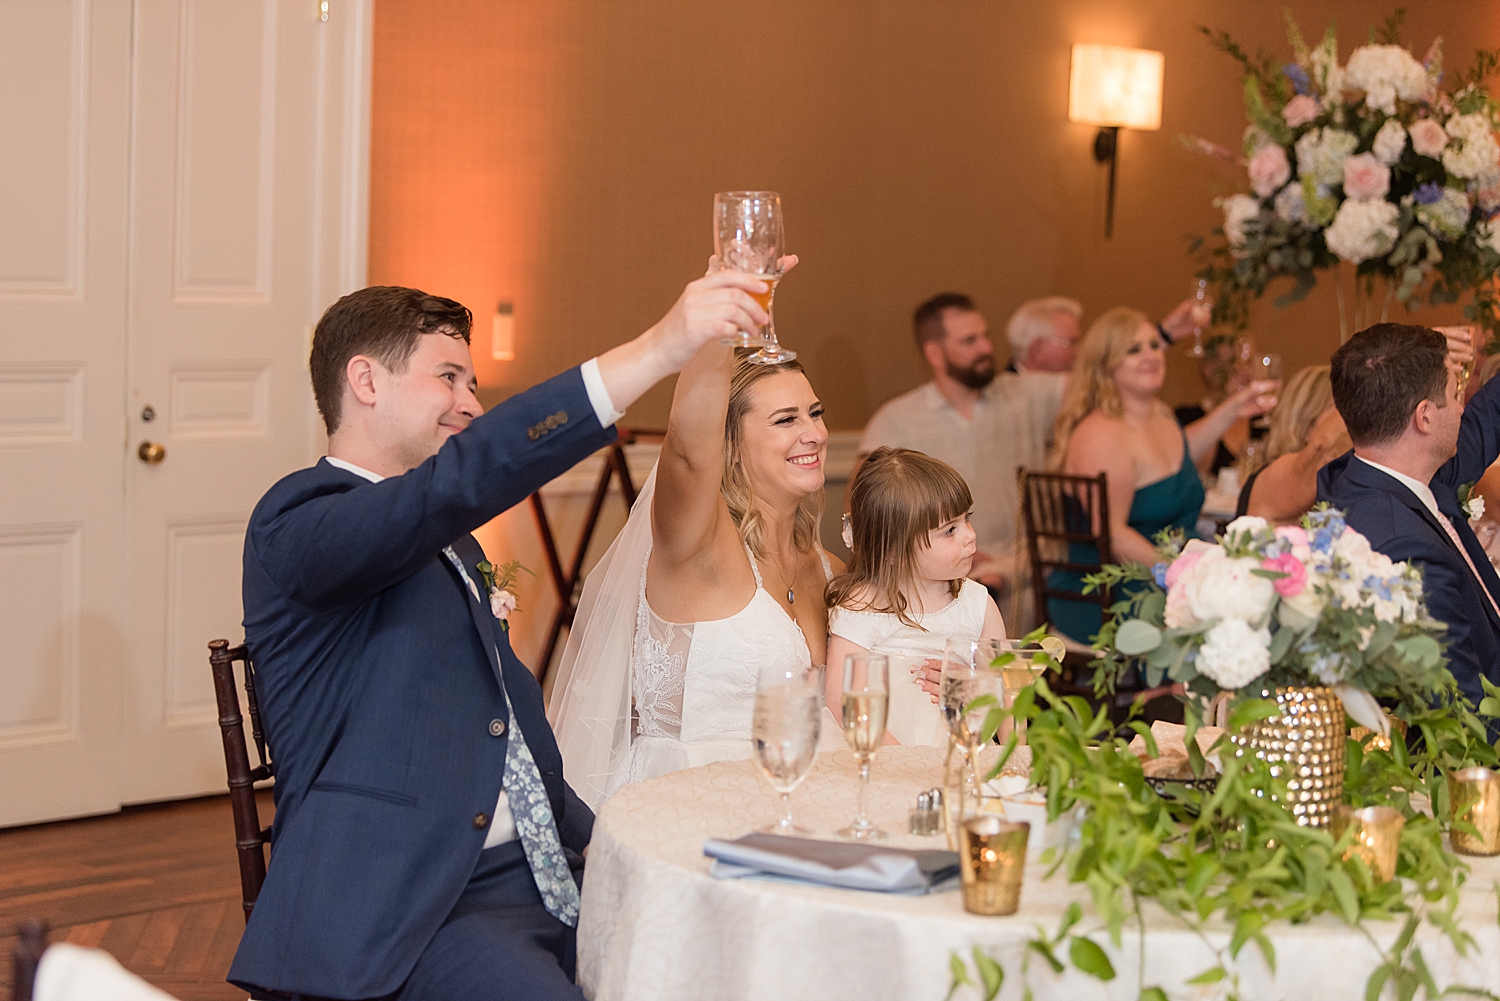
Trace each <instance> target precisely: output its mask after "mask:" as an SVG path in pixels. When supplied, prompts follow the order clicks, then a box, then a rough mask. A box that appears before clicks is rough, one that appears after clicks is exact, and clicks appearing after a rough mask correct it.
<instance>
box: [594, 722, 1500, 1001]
mask: <svg viewBox="0 0 1500 1001" xmlns="http://www.w3.org/2000/svg"><path fill="white" fill-rule="evenodd" d="M941 779H942V752H940V751H936V750H932V749H923V748H901V747H887V748H884V749H883V750H882V751H881V752H880V755H879V756H878V758H877V759H876V762H875V766H874V773H873V778H872V782H871V797H870V800H871V807H872V808H871V816H872V818H873V819H874V820H875V821H876V822H877V823H879V824H880V825H881V826H882V827H885V828H886V829H888V830H892V831H901V832H904V831H905V830H906V826H907V812H908V811H909V810H910V809H911V807H912V806H913V805H914V804H915V801H916V794H917V793H918V792H920V791H922V790H924V789H928V788H931V787H932V786H935V785H940V784H941ZM857 789H858V786H857V782H856V779H855V766H854V760H853V758H852V756H851V755H850V754H849V753H848V752H847V751H838V752H834V753H830V754H824V755H823V756H822V757H820V758H819V759H818V762H817V765H816V766H815V767H814V770H813V773H812V774H811V775H810V776H809V777H808V780H807V781H806V782H805V783H804V784H803V785H802V787H801V788H799V789H798V790H797V792H796V793H794V794H793V796H792V799H793V803H794V806H795V810H796V814H797V818H798V820H799V821H802V822H803V823H804V824H806V825H808V826H811V827H812V828H814V829H815V830H816V831H818V832H819V835H818V836H824V837H828V836H831V835H830V834H829V833H828V832H831V831H833V830H835V829H836V828H839V827H842V826H844V824H845V823H847V822H848V820H849V819H850V818H851V817H852V816H853V814H854V810H855V804H856V797H857ZM775 809H776V797H775V794H774V793H773V792H772V791H771V788H770V786H769V785H768V784H767V783H766V781H765V780H764V779H763V778H762V777H761V776H760V773H759V772H758V770H757V769H756V767H755V765H754V763H753V762H750V761H738V762H721V763H718V764H712V765H705V766H703V767H701V768H694V769H691V770H688V771H683V772H677V773H675V774H671V775H665V776H662V777H661V778H657V779H653V780H651V781H649V782H642V783H640V784H638V785H633V786H627V787H626V788H625V789H623V790H621V791H620V792H619V793H618V794H616V795H615V796H614V797H613V798H612V799H610V800H609V801H608V802H607V803H605V804H604V807H603V809H602V810H601V811H600V814H599V819H598V822H597V824H596V825H595V827H594V838H593V844H592V846H591V847H590V848H589V858H588V868H587V874H586V876H585V879H584V886H583V910H582V915H581V917H580V921H579V926H578V949H579V953H578V981H579V983H580V985H582V987H583V990H584V993H585V994H586V995H587V996H588V997H590V998H593V999H595V1001H624V999H632V1001H634V999H639V1001H676V999H683V1001H687V999H694V1001H697V999H722V1001H730V999H747V1001H748V999H767V1001H771V999H775V1001H788V999H796V998H810V999H818V1001H837V999H843V998H847V999H850V1001H879V999H885V998H889V999H892V1001H897V999H900V1001H924V999H932V1001H939V999H941V998H943V996H944V995H945V994H946V993H947V990H948V984H949V972H948V958H949V954H950V952H952V951H954V950H956V951H958V952H959V953H960V955H962V956H964V957H965V958H968V957H969V955H970V951H971V949H972V948H973V947H974V946H976V945H977V946H979V947H980V948H982V949H984V950H985V951H986V952H988V953H989V954H990V955H991V956H993V957H994V958H996V959H997V960H999V961H1000V963H1001V964H1002V965H1003V966H1004V968H1005V972H1006V977H1005V986H1004V990H1003V992H1002V994H1001V998H1002V999H1006V1001H1009V999H1015V998H1020V997H1021V991H1022V975H1021V960H1022V956H1023V954H1024V951H1025V943H1026V941H1027V939H1029V938H1032V937H1033V936H1034V934H1035V928H1036V927H1037V926H1040V927H1042V928H1044V929H1047V930H1048V931H1049V932H1050V931H1052V930H1054V929H1056V927H1057V925H1058V922H1059V920H1060V919H1061V917H1062V914H1063V911H1064V910H1065V909H1066V907H1067V905H1068V903H1069V901H1072V900H1075V899H1076V900H1079V901H1080V902H1082V903H1083V904H1084V909H1085V913H1090V908H1089V906H1088V899H1087V894H1086V891H1085V890H1084V889H1083V888H1081V887H1076V886H1071V885H1069V884H1068V883H1067V881H1066V878H1065V876H1064V875H1063V874H1062V873H1058V874H1057V875H1056V876H1054V877H1053V878H1052V879H1050V880H1046V879H1043V876H1044V874H1045V867H1044V866H1040V865H1033V866H1032V867H1031V868H1030V869H1029V870H1028V872H1027V876H1026V884H1025V886H1024V888H1023V892H1022V897H1021V908H1020V910H1019V911H1018V912H1017V913H1016V914H1015V915H1014V916H1011V917H1001V918H997V917H979V916H975V915H971V914H968V913H966V912H965V911H964V910H963V905H962V903H961V902H960V899H959V894H958V893H957V892H948V893H940V894H933V895H929V896H923V897H900V896H888V895H884V894H875V893H861V892H856V891H850V890H834V889H824V888H820V887H812V886H799V885H792V884H787V883H778V882H771V881H764V880H718V879H714V878H713V877H711V876H709V875H708V866H709V859H707V858H705V857H704V855H703V842H704V841H705V840H706V839H707V838H710V837H720V838H736V837H739V836H740V835H742V834H745V833H747V832H748V831H750V830H752V829H753V828H755V827H758V826H761V825H762V824H765V823H768V822H769V821H770V820H772V819H773V817H774V815H775ZM891 843H892V844H895V845H899V846H903V847H944V844H943V838H942V836H941V835H940V836H938V837H936V838H923V837H916V836H912V835H908V834H905V833H902V834H901V835H900V836H898V837H895V838H893V839H892V841H891ZM1467 861H1468V862H1469V863H1470V865H1471V866H1472V868H1473V871H1472V873H1471V876H1470V879H1469V883H1468V887H1467V888H1466V890H1465V897H1464V900H1463V902H1462V904H1461V906H1460V910H1459V915H1458V919H1459V922H1460V924H1461V925H1462V926H1463V927H1464V928H1466V929H1467V930H1468V931H1469V933H1470V934H1472V935H1473V936H1474V938H1475V940H1476V941H1477V948H1476V949H1474V950H1471V951H1470V954H1469V956H1468V958H1466V959H1464V958H1459V957H1457V956H1456V955H1454V953H1453V950H1452V949H1451V948H1450V947H1449V945H1448V942H1447V939H1446V938H1444V937H1443V936H1442V935H1441V933H1439V932H1437V931H1436V929H1433V928H1431V927H1430V926H1426V927H1424V928H1423V929H1422V931H1421V933H1420V935H1419V941H1421V942H1422V943H1423V953H1424V956H1425V957H1426V959H1427V960H1428V963H1429V965H1430V966H1431V967H1432V968H1433V970H1434V973H1435V974H1436V976H1437V979H1438V981H1439V985H1440V986H1442V985H1445V984H1447V983H1450V982H1459V983H1464V984H1467V985H1471V986H1483V987H1486V988H1488V989H1489V990H1491V991H1496V990H1500V925H1497V921H1496V915H1497V901H1496V897H1495V891H1494V889H1493V887H1494V884H1495V883H1496V881H1497V880H1500V859H1484V858H1469V859H1468V860H1467ZM1147 923H1148V928H1149V931H1148V934H1147V937H1146V959H1145V968H1146V977H1145V984H1146V985H1147V986H1152V985H1157V986H1161V987H1163V988H1164V989H1165V990H1166V991H1167V992H1168V993H1169V994H1170V995H1171V997H1172V998H1173V999H1174V1001H1177V999H1188V998H1209V997H1212V996H1214V994H1215V992H1214V991H1213V990H1212V989H1211V988H1203V987H1188V986H1185V981H1186V980H1187V979H1188V978H1191V977H1193V976H1195V975H1197V974H1198V973H1201V972H1202V971H1203V970H1205V969H1207V968H1208V967H1210V966H1212V965H1214V962H1215V960H1214V959H1213V958H1212V954H1211V953H1210V951H1209V950H1208V948H1207V947H1206V946H1205V945H1204V944H1203V942H1202V941H1200V940H1199V938H1198V937H1197V935H1196V934H1194V933H1193V932H1190V931H1188V930H1186V929H1184V928H1183V927H1182V926H1181V925H1179V924H1176V923H1175V919H1173V918H1172V917H1170V916H1169V915H1167V914H1165V913H1164V912H1161V911H1160V910H1157V909H1154V908H1153V909H1150V910H1148V911H1147ZM1098 927H1099V922H1098V921H1097V919H1094V918H1092V917H1086V918H1085V919H1084V921H1083V923H1082V924H1081V925H1080V926H1079V927H1078V928H1077V929H1075V931H1079V930H1094V929H1098ZM1368 927H1369V928H1370V929H1371V931H1372V932H1373V933H1374V934H1375V936H1376V938H1377V939H1378V940H1380V941H1382V942H1386V943H1388V942H1389V941H1390V940H1391V939H1393V938H1394V937H1395V935H1396V934H1397V932H1398V931H1399V930H1400V929H1399V925H1398V923H1397V922H1370V923H1369V924H1368ZM1268 932H1269V935H1270V937H1271V939H1272V942H1273V944H1274V946H1275V950H1276V960H1277V964H1276V966H1277V969H1276V973H1275V974H1272V973H1271V972H1270V971H1269V970H1268V969H1267V968H1266V965H1265V963H1264V962H1263V961H1262V960H1261V957H1260V953H1259V950H1258V949H1257V948H1256V947H1255V946H1254V945H1253V944H1252V945H1249V946H1247V947H1246V948H1245V949H1244V950H1243V951H1242V952H1241V953H1240V960H1239V964H1238V971H1239V975H1240V978H1241V979H1240V987H1241V990H1240V992H1239V994H1240V996H1241V997H1243V998H1246V999H1251V998H1256V999H1259V998H1266V999H1271V998H1277V999H1279V998H1288V999H1292V998H1296V999H1302V998H1318V999H1320V1001H1322V999H1328V1001H1332V999H1341V998H1349V999H1359V998H1363V996H1364V989H1365V981H1366V979H1367V977H1368V976H1369V973H1370V971H1371V970H1372V969H1373V968H1374V967H1375V966H1376V965H1378V963H1379V962H1380V960H1379V958H1378V956H1377V953H1376V951H1375V949H1374V948H1373V947H1372V946H1371V945H1370V943H1369V942H1368V941H1367V940H1366V939H1365V937H1364V936H1363V935H1362V934H1361V933H1360V932H1358V931H1356V930H1353V929H1350V928H1349V927H1348V926H1346V925H1344V924H1343V922H1342V921H1340V920H1339V919H1337V918H1335V917H1332V916H1329V915H1325V916H1323V917H1321V918H1319V919H1318V920H1316V921H1314V922H1312V923H1310V924H1307V925H1302V926H1298V927H1292V926H1290V925H1280V926H1272V927H1271V928H1270V929H1268ZM1092 937H1093V938H1094V939H1095V941H1097V942H1099V943H1100V944H1101V945H1103V946H1104V947H1105V948H1106V950H1107V951H1108V952H1109V954H1110V959H1111V961H1112V962H1113V963H1114V966H1115V969H1116V971H1117V973H1118V976H1117V977H1116V979H1115V980H1113V981H1112V982H1110V983H1108V984H1101V983H1100V982H1099V981H1097V980H1094V979H1093V978H1091V977H1088V976H1086V975H1084V974H1082V973H1079V972H1078V971H1076V970H1074V969H1072V968H1071V967H1069V968H1068V969H1067V971H1066V972H1065V973H1064V974H1062V975H1055V974H1053V973H1052V972H1051V970H1050V969H1049V968H1048V967H1047V966H1046V964H1045V963H1043V962H1040V961H1039V960H1040V957H1036V960H1037V961H1033V962H1032V964H1031V971H1030V974H1029V980H1030V983H1031V986H1032V988H1033V990H1034V991H1035V996H1036V997H1037V998H1038V999H1039V1001H1045V999H1050V998H1059V999H1063V998H1066V999H1069V1001H1071V999H1074V998H1110V999H1121V1001H1126V999H1129V1001H1134V999H1135V998H1136V997H1137V996H1138V993H1139V987H1140V981H1139V980H1138V979H1137V962H1138V960H1137V957H1138V955H1139V953H1138V949H1139V937H1138V936H1137V935H1136V934H1135V933H1134V932H1132V931H1130V930H1128V929H1127V932H1126V935H1125V938H1124V940H1123V946H1124V948H1123V949H1121V950H1115V949H1113V948H1112V947H1110V946H1109V944H1108V940H1107V937H1106V936H1105V935H1104V933H1103V932H1102V931H1097V932H1096V933H1095V934H1093V936H1092ZM1210 938H1211V939H1213V940H1214V941H1215V944H1216V945H1223V944H1224V943H1225V942H1227V941H1228V932H1227V930H1221V931H1219V932H1216V933H1215V934H1213V935H1211V936H1210ZM965 996H966V995H965V993H964V992H960V994H959V995H958V997H960V998H963V997H965ZM967 996H968V997H977V996H978V995H975V994H974V993H973V992H972V991H970V992H968V994H967Z"/></svg>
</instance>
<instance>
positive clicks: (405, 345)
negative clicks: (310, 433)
mask: <svg viewBox="0 0 1500 1001" xmlns="http://www.w3.org/2000/svg"><path fill="white" fill-rule="evenodd" d="M473 327H474V314H472V313H470V312H469V310H468V307H466V306H465V305H463V303H460V302H454V301H453V300H452V299H444V298H443V297H442V296H439V295H428V294H427V293H426V292H422V291H419V290H417V289H414V288H402V287H401V286H399V285H372V286H371V287H370V288H362V289H360V290H359V291H358V292H350V293H349V294H348V295H346V296H344V297H343V298H342V299H340V300H339V301H338V302H336V303H334V304H333V305H332V306H329V307H328V310H327V312H325V313H324V314H323V317H322V319H320V320H319V321H318V326H317V328H316V329H315V330H314V331H313V343H312V355H311V356H310V357H309V358H308V367H309V368H310V369H311V370H312V387H313V399H314V400H316V401H317V404H318V413H320V414H322V415H323V426H324V427H326V428H327V429H328V433H329V434H333V433H334V432H335V431H337V430H338V427H339V407H340V405H341V404H342V402H343V399H344V370H345V369H347V368H348V367H349V359H350V358H353V357H354V356H355V355H369V356H370V357H371V358H374V359H375V360H376V361H378V362H380V364H382V365H384V366H385V367H386V368H388V369H390V370H391V371H392V372H400V371H403V370H405V368H406V362H407V360H408V359H410V358H411V355H412V352H413V351H415V350H416V349H417V342H418V341H419V340H421V338H422V335H423V334H447V335H448V336H449V337H461V338H463V341H464V343H465V344H467V343H469V334H470V331H471V330H472V329H473Z"/></svg>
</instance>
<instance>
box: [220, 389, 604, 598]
mask: <svg viewBox="0 0 1500 1001" xmlns="http://www.w3.org/2000/svg"><path fill="white" fill-rule="evenodd" d="M613 438H614V429H613V427H612V426H611V427H609V428H605V427H601V425H600V423H599V418H598V416H596V414H595V412H594V408H593V406H592V405H591V404H590V401H589V397H588V392H587V390H586V388H585V386H584V381H583V377H582V375H581V374H580V372H579V370H578V369H576V368H575V369H572V370H570V371H568V372H565V373H563V374H562V375H559V376H557V377H555V378H553V379H549V380H548V381H547V382H544V383H542V384H541V385H539V386H536V387H533V388H532V389H530V390H527V391H526V392H524V393H521V394H519V395H517V396H513V397H511V398H510V399H508V400H506V401H505V402H504V403H501V404H500V405H499V406H497V407H496V408H495V409H494V410H492V411H490V412H489V413H487V414H484V415H483V416H481V417H479V418H477V419H476V420H475V421H474V422H473V424H471V425H470V426H469V428H468V429H467V430H465V431H463V432H462V433H460V434H456V435H454V436H453V437H452V438H450V439H448V441H447V442H445V443H444V444H443V447H442V448H441V449H440V450H439V451H438V453H437V454H436V455H434V456H432V457H431V458H429V459H427V460H426V461H425V462H423V463H422V464H421V465H419V466H417V467H415V468H414V469H411V470H410V471H408V472H406V473H404V474H403V475H400V476H393V477H390V478H388V479H384V480H381V481H380V482H379V483H359V484H356V485H354V486H352V487H346V486H345V485H344V484H338V485H337V486H336V487H334V488H332V489H330V486H329V484H328V480H327V477H326V476H318V475H317V474H315V473H304V474H299V475H297V476H293V477H290V478H288V479H287V480H285V481H283V482H282V483H281V484H278V485H277V486H276V487H275V488H273V489H272V490H271V492H270V493H268V494H267V495H266V497H265V498H264V499H263V500H262V501H261V503H260V505H259V506H258V507H257V508H256V511H255V515H254V516H253V517H252V519H251V523H250V530H249V535H248V540H247V541H248V545H249V547H250V549H251V551H252V552H253V554H254V555H255V557H256V558H257V559H258V561H259V563H260V566H261V568H262V570H263V571H264V573H265V574H266V576H267V577H268V578H269V579H270V580H271V582H272V583H273V584H274V585H276V588H277V590H278V591H280V592H281V593H282V594H284V595H286V596H287V597H289V598H291V599H292V600H294V601H296V602H298V603H299V604H302V605H304V606H306V607H309V608H313V609H319V610H323V609H331V608H338V607H343V606H347V605H350V604H354V603H358V602H361V601H364V600H367V599H368V598H369V597H370V596H372V595H374V594H377V593H379V592H380V591H382V590H384V589H385V588H387V587H389V586H391V585H392V584H394V583H397V582H399V581H401V580H403V579H405V578H406V577H408V576H410V575H411V574H412V573H414V572H416V570H418V569H419V568H420V567H421V566H423V565H425V564H426V563H427V562H429V561H430V560H431V559H432V558H433V556H434V554H435V553H436V552H437V551H439V550H440V549H442V547H443V546H446V545H448V544H449V543H451V542H452V541H453V540H454V539H456V538H458V537H459V536H461V535H463V534H464V533H465V532H470V531H473V530H474V529H475V528H478V527H479V526H480V525H483V524H484V523H485V522H487V521H489V520H490V519H491V518H493V517H495V516H496V515H498V514H499V513H500V512H502V511H505V510H506V509H508V508H510V507H512V506H514V505H515V504H517V503H519V502H520V501H522V500H524V499H525V498H526V496H527V495H528V494H530V493H532V492H534V491H535V490H537V489H538V488H539V487H540V486H542V485H543V484H545V483H547V482H548V481H549V480H551V479H553V478H555V477H557V476H559V475H560V474H562V473H564V472H566V471H567V470H568V469H570V468H571V467H572V466H574V465H576V464H577V463H578V462H579V461H581V460H582V459H584V458H586V457H587V456H588V455H590V454H591V453H593V452H594V451H596V450H597V449H599V448H601V447H603V446H604V445H606V444H608V443H609V442H610V441H611V440H612V439H613ZM352 475H353V474H350V476H351V477H352Z"/></svg>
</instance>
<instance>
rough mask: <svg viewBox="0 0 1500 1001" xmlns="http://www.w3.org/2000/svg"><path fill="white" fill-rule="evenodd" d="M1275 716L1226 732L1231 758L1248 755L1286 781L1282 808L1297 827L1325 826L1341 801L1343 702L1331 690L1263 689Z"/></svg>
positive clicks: (1344, 730)
mask: <svg viewBox="0 0 1500 1001" xmlns="http://www.w3.org/2000/svg"><path fill="white" fill-rule="evenodd" d="M1260 697H1261V698H1263V699H1275V700H1276V704H1277V705H1278V706H1280V707H1281V712H1280V713H1279V714H1278V715H1276V716H1272V717H1271V718H1270V719H1265V720H1261V721H1259V722H1257V723H1252V724H1250V725H1249V726H1247V727H1245V728H1244V730H1243V731H1242V732H1240V733H1237V734H1231V735H1230V738H1229V739H1230V740H1231V741H1232V742H1233V743H1234V745H1235V752H1234V753H1235V755H1236V756H1239V755H1244V754H1253V755H1255V756H1256V757H1257V758H1259V759H1261V760H1262V761H1264V762H1266V763H1267V764H1269V765H1270V766H1271V773H1272V774H1273V775H1277V776H1280V777H1281V778H1284V779H1285V780H1286V784H1287V792H1286V798H1287V802H1286V807H1287V809H1288V810H1290V811H1291V813H1292V816H1294V817H1295V818H1296V819H1297V823H1298V824H1301V825H1302V826H1303V827H1327V826H1328V825H1329V821H1330V820H1331V819H1332V817H1333V810H1334V807H1336V806H1338V805H1339V803H1340V802H1342V800H1343V798H1344V742H1345V740H1347V739H1348V733H1349V728H1348V724H1347V721H1346V720H1345V717H1344V703H1343V702H1342V701H1340V700H1339V697H1338V696H1337V695H1335V694H1334V693H1333V689H1331V688H1278V689H1276V691H1275V692H1270V691H1263V692H1261V694H1260Z"/></svg>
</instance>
